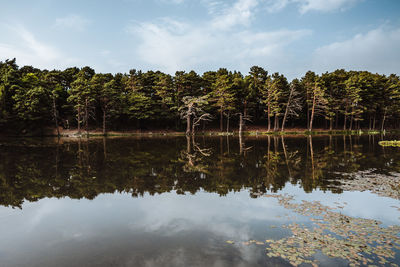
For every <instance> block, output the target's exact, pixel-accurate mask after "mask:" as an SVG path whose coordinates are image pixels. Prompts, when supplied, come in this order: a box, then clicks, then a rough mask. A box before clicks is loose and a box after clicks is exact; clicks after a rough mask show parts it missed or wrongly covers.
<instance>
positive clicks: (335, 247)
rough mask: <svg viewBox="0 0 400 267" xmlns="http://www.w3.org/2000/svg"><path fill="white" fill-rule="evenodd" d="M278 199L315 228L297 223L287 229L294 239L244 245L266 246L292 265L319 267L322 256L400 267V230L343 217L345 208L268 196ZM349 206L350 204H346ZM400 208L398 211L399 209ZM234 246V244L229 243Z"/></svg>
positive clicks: (373, 222)
mask: <svg viewBox="0 0 400 267" xmlns="http://www.w3.org/2000/svg"><path fill="white" fill-rule="evenodd" d="M265 196H266V197H272V198H276V199H277V200H278V203H279V204H280V205H281V206H283V207H284V208H286V209H290V210H292V211H294V212H296V213H298V214H300V215H303V216H307V217H310V221H311V225H312V226H311V227H306V226H304V225H300V224H297V223H291V224H289V225H284V226H283V228H286V229H289V230H290V231H291V232H292V236H289V237H286V238H282V239H279V240H266V241H265V242H260V241H256V240H250V241H247V242H242V243H241V244H243V245H250V244H257V245H261V244H264V245H266V246H267V248H266V250H267V256H268V257H280V258H282V259H285V260H287V261H288V262H289V263H290V264H291V265H293V266H298V265H301V264H310V265H312V266H318V265H319V263H318V261H317V260H315V259H314V255H315V254H316V253H318V252H322V253H323V254H324V255H326V256H328V257H331V258H341V259H344V260H347V261H348V262H349V265H350V266H360V265H368V266H374V264H380V265H386V264H390V265H391V266H398V265H397V264H396V263H394V262H393V259H394V258H395V254H396V250H400V226H398V225H396V226H389V227H386V228H385V227H382V226H381V222H380V221H377V220H370V219H363V218H354V217H350V216H347V215H344V214H341V213H340V212H339V211H337V209H341V208H343V206H339V204H340V203H336V204H337V207H334V208H333V207H328V206H325V205H322V204H321V203H320V202H319V201H313V202H309V201H304V200H303V201H302V202H301V203H293V200H294V198H293V196H290V195H265ZM343 204H344V205H346V204H347V203H343ZM396 208H397V207H396ZM227 243H229V244H234V243H235V242H234V241H227Z"/></svg>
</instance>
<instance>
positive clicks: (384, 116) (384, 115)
mask: <svg viewBox="0 0 400 267" xmlns="http://www.w3.org/2000/svg"><path fill="white" fill-rule="evenodd" d="M385 119H386V109H385V111H384V112H383V118H382V125H381V131H382V132H383V130H384V129H385Z"/></svg>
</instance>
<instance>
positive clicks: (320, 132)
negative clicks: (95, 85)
mask: <svg viewBox="0 0 400 267" xmlns="http://www.w3.org/2000/svg"><path fill="white" fill-rule="evenodd" d="M386 132H387V133H389V132H392V131H386ZM393 132H395V131H393ZM381 133H383V132H381V131H376V130H354V131H343V130H332V131H330V130H314V131H308V130H301V129H300V130H297V129H296V130H290V129H289V130H287V131H266V130H249V131H243V135H245V136H263V135H362V134H369V135H371V134H381ZM195 135H197V136H235V135H239V132H237V131H233V132H219V131H205V132H202V131H199V132H196V134H195ZM50 136H54V135H50ZM55 136H57V135H55ZM87 136H89V137H96V136H97V137H99V136H108V137H118V136H121V137H124V136H125V137H127V136H185V132H162V131H155V132H152V131H146V132H108V133H107V134H106V135H104V134H103V133H101V132H89V133H88V134H87V133H86V132H82V133H81V134H78V133H77V132H73V131H70V132H67V133H61V137H87Z"/></svg>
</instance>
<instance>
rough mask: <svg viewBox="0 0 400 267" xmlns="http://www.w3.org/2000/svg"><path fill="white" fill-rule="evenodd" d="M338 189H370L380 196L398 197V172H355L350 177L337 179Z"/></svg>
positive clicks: (399, 176)
mask: <svg viewBox="0 0 400 267" xmlns="http://www.w3.org/2000/svg"><path fill="white" fill-rule="evenodd" d="M337 182H339V185H338V186H335V187H339V188H340V189H343V190H346V191H360V192H363V191H371V192H372V193H374V194H377V195H379V196H382V197H390V198H394V199H400V174H399V173H391V175H382V174H373V173H370V172H357V173H356V174H354V175H352V178H351V179H347V180H338V181H337Z"/></svg>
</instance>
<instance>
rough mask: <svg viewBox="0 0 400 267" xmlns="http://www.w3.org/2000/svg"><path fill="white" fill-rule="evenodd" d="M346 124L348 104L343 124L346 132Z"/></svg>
mask: <svg viewBox="0 0 400 267" xmlns="http://www.w3.org/2000/svg"><path fill="white" fill-rule="evenodd" d="M346 123H347V104H346V108H345V110H344V122H343V130H344V131H346Z"/></svg>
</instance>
